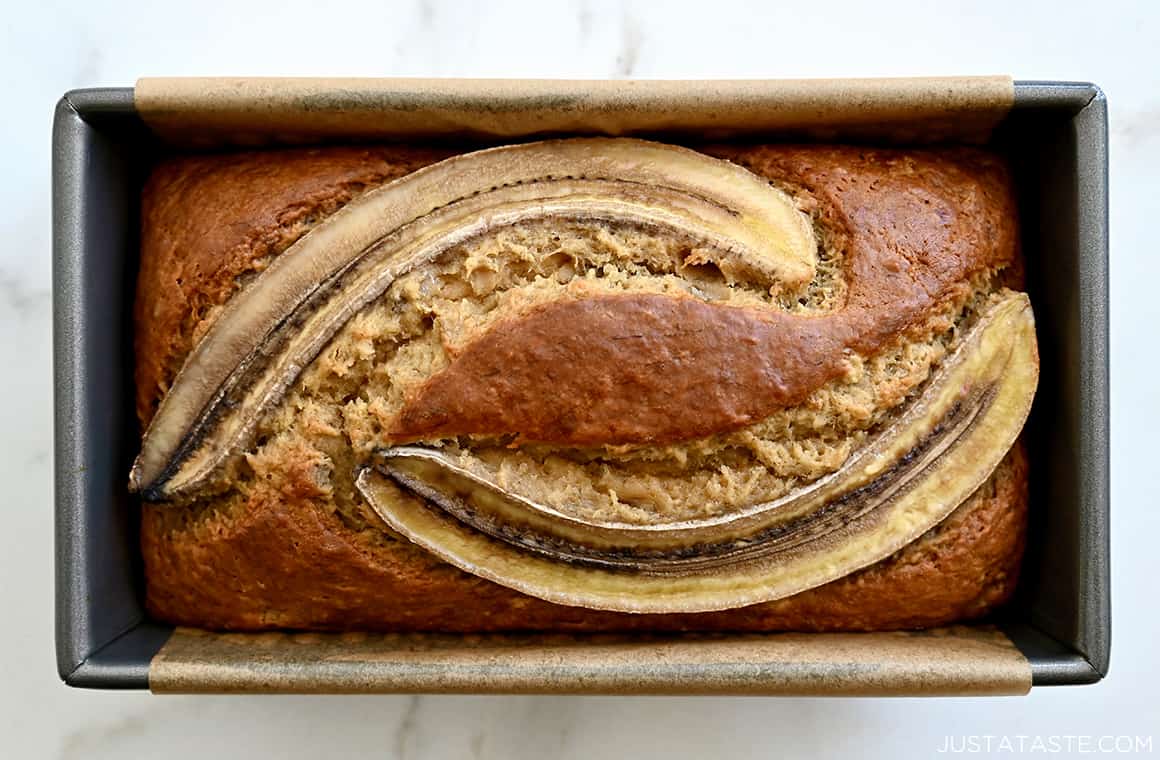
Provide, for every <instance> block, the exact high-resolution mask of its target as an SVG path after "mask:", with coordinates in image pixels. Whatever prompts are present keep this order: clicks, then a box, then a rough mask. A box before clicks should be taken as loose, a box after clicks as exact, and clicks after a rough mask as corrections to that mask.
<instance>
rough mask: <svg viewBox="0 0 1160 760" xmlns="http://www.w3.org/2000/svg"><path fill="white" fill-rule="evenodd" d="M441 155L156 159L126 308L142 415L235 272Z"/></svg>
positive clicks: (342, 151)
mask: <svg viewBox="0 0 1160 760" xmlns="http://www.w3.org/2000/svg"><path fill="white" fill-rule="evenodd" d="M446 155H447V152H446V151H443V152H439V151H434V150H423V149H413V148H390V149H382V148H379V149H373V148H326V149H309V150H290V151H278V152H272V153H237V154H226V155H209V156H199V157H187V158H178V159H173V160H169V161H166V162H163V163H162V164H160V165H159V166H158V167H157V168H155V169H154V171H153V173H152V175H151V176H150V178H149V181H148V183H147V184H146V186H145V190H144V192H143V193H142V205H141V269H140V272H139V274H138V277H137V301H136V310H135V314H134V321H135V324H136V344H135V349H136V356H137V415H138V418H139V419H140V420H141V422H142V424H143V425H144V424H145V423H147V422H148V420H149V418H151V417H152V416H153V411H154V409H155V408H156V405H157V403H158V401H160V399H161V396H162V395H164V393H165V390H166V389H167V388H168V387H169V383H170V382H171V381H172V380H173V376H174V375H175V374H176V373H177V370H178V369H179V368H180V366H181V362H182V361H183V360H184V358H185V356H186V354H188V353H189V351H190V349H191V348H192V347H193V342H194V338H195V336H197V335H200V334H201V332H202V331H204V329H205V327H206V326H207V323H208V319H207V318H210V317H212V315H213V311H214V309H215V308H217V307H219V306H221V304H223V303H225V302H226V300H228V299H229V297H230V296H231V295H232V294H233V293H234V291H235V290H236V289H237V287H238V285H239V282H240V280H242V279H244V278H245V277H247V276H250V275H253V274H255V273H257V272H260V271H261V270H262V269H264V268H265V267H266V264H268V263H269V260H270V259H271V258H272V257H274V256H277V255H278V254H280V253H281V252H282V251H284V250H286V248H288V247H289V246H290V244H291V243H293V242H294V241H295V240H297V239H298V238H299V237H301V236H302V235H303V234H305V233H306V231H307V230H308V229H309V228H310V227H311V226H312V225H313V224H315V223H316V222H318V221H320V220H321V219H322V218H324V217H326V216H328V215H330V214H332V213H334V212H335V211H337V210H338V209H339V208H340V207H342V206H343V205H345V204H346V203H348V202H349V201H350V200H351V198H353V197H355V196H356V195H358V194H359V193H360V192H362V191H363V190H365V189H367V188H368V187H375V186H377V185H380V184H382V183H384V182H387V181H389V180H392V179H396V178H398V177H401V176H403V175H404V174H409V173H410V172H412V171H414V170H416V169H418V168H420V167H421V166H424V165H426V164H429V163H432V162H434V161H437V160H439V159H441V158H444V157H445V156H446ZM191 209H196V210H197V211H196V213H191Z"/></svg>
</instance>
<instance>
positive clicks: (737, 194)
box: [130, 139, 817, 500]
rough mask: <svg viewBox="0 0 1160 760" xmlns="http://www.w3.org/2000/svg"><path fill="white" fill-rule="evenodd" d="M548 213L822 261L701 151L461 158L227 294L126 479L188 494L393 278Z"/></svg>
mask: <svg viewBox="0 0 1160 760" xmlns="http://www.w3.org/2000/svg"><path fill="white" fill-rule="evenodd" d="M541 218H552V219H561V220H593V221H610V222H615V223H624V224H634V225H641V226H646V227H649V228H655V229H658V230H661V231H663V232H665V233H666V234H674V235H682V236H686V237H688V238H690V239H692V240H694V241H696V242H698V243H699V244H702V245H705V246H707V247H709V248H711V249H714V250H716V251H719V252H720V259H719V261H717V262H716V263H717V264H718V265H719V266H720V267H721V268H722V270H724V271H726V272H727V273H728V272H730V271H735V272H737V273H738V274H739V275H741V276H744V277H747V278H750V279H753V280H755V281H758V282H763V283H770V284H772V283H780V284H781V285H782V286H783V287H787V288H789V289H795V288H801V287H804V285H805V284H807V283H808V282H809V281H810V279H811V278H812V277H813V274H814V270H815V267H816V263H817V262H816V254H817V246H816V241H815V240H814V237H813V231H812V229H811V227H810V224H809V222H808V221H807V219H806V217H805V216H804V215H803V214H801V213H800V212H798V211H797V209H796V208H795V207H794V204H793V201H792V200H791V199H790V198H789V196H787V195H786V194H785V193H784V192H782V191H780V190H778V189H776V188H774V187H772V186H770V185H769V184H768V183H767V182H765V181H764V180H762V179H760V178H758V177H757V176H755V175H753V174H751V173H750V172H748V171H746V170H744V169H742V168H740V167H738V166H735V165H733V164H730V163H728V162H726V161H721V160H718V159H713V158H710V157H708V156H705V155H702V154H699V153H696V152H694V151H690V150H686V149H683V148H677V147H673V146H669V145H661V144H657V143H650V142H644V141H640V140H629V139H572V140H557V141H547V142H540V143H531V144H527V145H518V146H510V147H503V148H494V149H490V150H484V151H479V152H476V153H470V154H465V155H462V156H457V157H455V158H452V159H449V160H447V161H444V162H441V163H439V164H435V165H433V166H430V167H427V168H425V169H422V170H420V171H417V172H414V173H413V174H411V175H408V176H407V177H404V178H402V179H399V180H397V181H395V182H393V183H390V184H388V185H385V186H384V187H382V188H380V189H378V190H375V191H372V192H370V193H368V194H366V195H365V196H363V197H362V198H360V199H358V200H357V201H355V202H353V203H351V204H350V205H348V206H347V207H345V208H344V209H342V210H341V211H339V212H338V213H336V214H335V215H334V216H333V217H331V218H330V219H328V220H327V221H326V222H325V223H324V224H322V225H320V226H319V227H317V228H316V229H314V230H313V231H311V232H310V233H309V234H308V235H306V236H305V237H303V238H302V239H301V240H300V241H299V242H298V243H296V244H295V245H294V246H292V247H291V248H290V249H289V250H287V251H286V252H285V253H284V254H283V255H282V256H279V257H278V258H277V259H276V260H275V262H274V263H273V264H272V265H271V266H270V267H269V268H268V269H267V270H266V271H264V272H263V273H262V274H261V275H260V276H259V277H258V278H257V279H256V280H255V281H254V282H252V283H251V284H250V285H249V286H247V288H246V289H245V290H244V291H242V292H241V293H239V294H238V295H236V296H235V297H234V298H233V299H231V301H230V302H229V304H228V305H227V307H226V309H225V310H224V311H223V313H222V314H221V315H220V316H219V318H218V319H217V320H216V321H215V323H214V325H213V326H212V327H211V328H210V330H209V332H208V333H207V334H206V336H205V337H204V338H203V340H202V341H201V342H200V343H199V344H198V345H197V347H196V348H195V349H194V350H193V351H192V352H191V354H190V355H189V357H188V358H187V359H186V362H185V364H184V366H183V367H182V369H181V371H180V372H179V373H178V375H177V377H176V379H175V380H174V383H173V386H172V387H171V388H170V389H169V391H168V393H167V394H166V395H165V397H164V399H163V400H162V402H161V405H160V407H159V409H158V411H157V414H156V415H155V417H154V419H153V421H152V423H151V424H150V426H149V428H148V430H147V431H146V433H145V437H144V441H143V444H142V450H141V453H140V455H139V456H138V458H137V461H136V462H135V463H134V466H133V469H132V472H131V473H130V486H131V488H133V489H134V490H137V491H140V492H141V493H142V494H143V495H144V496H145V497H146V498H148V499H155V500H160V499H167V498H171V497H173V496H176V495H178V494H183V493H188V492H190V491H191V490H193V489H195V488H196V487H197V486H199V485H200V484H202V483H203V482H205V480H206V479H207V478H208V477H209V476H210V475H211V474H212V473H214V472H215V471H216V470H217V469H218V468H219V467H221V465H222V464H223V463H224V462H225V461H226V460H227V459H228V458H229V457H230V456H232V455H233V454H235V453H236V452H237V451H239V450H240V449H241V448H242V447H244V446H245V445H246V443H247V442H248V441H249V439H250V438H251V437H252V435H253V431H254V428H255V426H256V425H257V423H258V421H259V419H260V418H261V416H262V415H263V414H264V413H265V412H266V411H268V410H269V409H271V408H272V407H273V406H274V405H275V404H277V403H278V401H279V400H280V399H281V398H282V397H283V396H284V395H285V393H286V390H287V388H288V387H289V386H290V385H291V384H292V383H293V382H294V380H295V379H296V378H297V377H298V376H299V374H300V373H301V372H302V370H303V368H305V367H306V366H307V365H308V364H309V363H310V362H311V361H312V360H313V359H314V358H315V357H316V356H317V355H318V353H319V351H321V349H322V348H323V347H324V346H325V345H326V343H327V342H328V341H329V340H330V339H331V338H332V337H333V336H334V335H335V333H337V332H338V330H339V329H340V328H341V327H342V325H343V324H344V323H346V322H347V321H348V320H349V319H350V318H351V317H352V316H354V314H355V313H357V312H358V310H359V309H361V308H362V307H364V306H366V305H367V304H368V303H370V302H371V301H373V300H374V299H376V298H378V297H379V296H381V295H382V294H383V293H384V292H385V291H386V289H387V288H388V287H390V285H391V283H392V282H394V281H395V279H397V278H398V277H399V276H400V275H401V274H404V273H405V272H407V271H409V270H410V269H412V268H414V267H416V266H419V265H421V264H423V263H425V262H429V261H431V260H432V259H434V258H435V257H437V256H438V255H439V254H441V253H442V252H443V251H446V250H447V249H449V248H451V247H453V246H455V245H459V244H462V243H463V242H466V241H469V240H471V239H473V238H475V237H478V236H482V235H485V234H487V233H488V232H489V231H490V230H494V229H497V228H500V227H503V226H506V225H512V224H516V223H519V222H522V221H528V220H533V219H541Z"/></svg>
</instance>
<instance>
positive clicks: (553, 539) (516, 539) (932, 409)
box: [357, 293, 1039, 613]
mask: <svg viewBox="0 0 1160 760" xmlns="http://www.w3.org/2000/svg"><path fill="white" fill-rule="evenodd" d="M716 308H728V307H716ZM1038 367H1039V363H1038V355H1037V351H1036V344H1035V328H1034V321H1033V319H1032V315H1031V307H1030V303H1029V302H1028V300H1027V297H1026V296H1025V295H1023V294H1020V293H1012V294H1010V295H1008V296H1007V297H1005V298H1003V299H1002V300H999V301H998V302H997V303H994V304H992V305H991V306H990V307H988V308H987V309H986V310H985V311H984V313H983V314H981V315H980V317H979V319H978V321H977V322H976V324H975V325H974V327H973V328H971V330H970V331H969V332H968V334H967V335H965V336H964V337H963V339H962V340H961V342H960V343H959V345H958V347H957V348H956V349H955V351H954V352H953V353H952V354H951V355H950V356H949V357H948V358H947V359H946V360H944V362H943V364H942V365H941V367H940V368H939V369H938V371H937V372H936V373H935V374H934V375H933V377H931V378H930V379H929V380H928V381H927V385H926V386H925V388H924V389H923V391H922V393H921V395H920V396H919V397H918V398H917V399H916V400H914V401H913V402H911V403H910V405H909V406H908V407H907V408H906V409H905V410H904V411H903V412H902V413H901V414H900V415H899V416H898V417H897V418H896V419H895V420H894V421H893V423H892V424H890V425H888V426H887V427H886V428H885V429H883V430H882V431H880V432H879V433H878V434H877V435H876V436H875V437H874V438H873V439H872V440H871V441H870V442H869V443H868V444H867V445H866V446H865V447H864V448H862V449H861V450H860V451H858V452H857V453H855V454H854V455H853V456H851V457H850V458H849V460H847V462H846V463H845V464H844V465H843V466H842V467H841V468H840V469H839V470H838V471H837V472H834V473H833V474H831V475H829V476H826V477H824V478H822V479H820V480H818V481H816V482H814V483H813V484H811V485H810V486H808V487H806V488H804V489H800V490H798V491H795V492H793V493H792V494H790V495H788V496H786V497H784V498H782V499H779V500H776V501H773V502H770V503H766V504H757V505H753V506H751V507H749V508H746V509H744V510H739V511H737V512H734V513H731V514H726V515H723V516H719V517H715V518H711V519H705V520H699V521H682V522H676V523H670V524H663V523H662V524H655V525H631V524H623V523H607V522H606V523H601V522H597V521H591V520H582V519H579V518H577V517H576V516H573V515H566V514H564V513H562V512H560V511H558V510H554V509H552V508H550V507H548V506H545V505H541V504H536V503H534V502H532V501H530V500H528V499H526V498H522V497H520V496H519V495H518V494H514V493H511V492H508V491H505V490H504V489H502V488H500V487H499V486H497V485H496V484H495V483H492V482H489V481H488V480H486V479H484V478H481V477H479V476H478V475H474V474H472V473H470V472H468V471H466V470H463V469H462V468H459V467H457V466H456V465H455V464H454V462H453V461H452V460H450V459H447V458H446V457H444V456H443V455H442V454H441V453H440V452H438V451H435V450H431V449H424V448H420V447H398V448H394V449H387V450H385V451H384V452H382V455H381V457H380V459H379V461H378V462H376V463H375V464H374V465H372V466H369V467H366V468H365V469H363V471H362V472H361V473H360V474H359V477H358V480H357V484H358V487H359V489H360V491H361V492H362V494H363V496H364V497H365V498H366V499H367V501H368V502H369V503H370V504H371V506H372V507H373V508H374V509H375V511H376V512H378V514H379V515H380V516H381V517H382V518H383V520H384V521H386V523H387V524H388V525H390V526H391V527H392V528H393V529H394V530H396V531H398V532H399V533H401V534H402V535H404V536H406V537H407V538H409V539H411V540H412V541H414V542H415V543H417V544H419V545H420V546H422V547H424V548H426V549H428V550H429V551H431V552H433V553H434V554H436V555H438V556H439V557H440V558H442V559H444V560H446V561H447V562H449V563H451V564H453V565H455V566H456V567H459V568H460V569H462V570H466V571H467V572H470V573H473V574H475V575H478V576H481V577H483V578H487V579H489V580H492V581H495V582H496V583H500V584H502V585H505V586H509V587H511V588H514V589H516V590H518V591H522V592H524V593H526V594H530V595H532V596H536V597H540V598H542V599H546V600H548V601H552V602H557V603H560V604H568V605H576V606H582V607H589V608H594V609H604V610H617V611H622V612H657V613H659V612H706V611H711V610H720V609H727V608H732V607H739V606H743V605H748V604H754V603H757V602H763V601H770V600H773V599H780V598H782V597H786V596H790V595H792V594H795V593H797V592H799V591H804V590H806V589H809V588H812V587H814V586H818V585H821V584H823V583H826V582H828V581H831V580H834V579H836V578H840V577H842V576H843V575H846V574H848V573H850V572H853V571H854V570H857V569H859V568H861V567H864V566H866V565H869V564H871V563H874V562H877V561H878V560H881V559H883V558H885V557H887V556H889V555H890V554H892V553H893V552H895V551H897V550H898V549H900V548H901V547H903V546H905V545H906V544H907V543H909V542H910V541H913V540H914V539H915V538H917V537H918V536H919V535H921V534H922V533H924V532H926V531H927V530H929V529H930V528H931V527H932V526H933V525H935V524H937V523H938V522H939V521H940V520H942V519H943V518H944V517H946V516H947V515H948V514H950V513H951V511H953V510H954V509H955V507H957V506H958V505H959V504H961V503H962V502H963V501H964V500H965V499H966V498H967V497H968V496H970V495H971V493H973V492H974V491H975V490H976V489H977V488H978V487H979V486H980V485H982V484H983V482H984V481H985V480H986V479H987V478H988V477H989V476H990V474H991V472H992V471H993V470H994V469H995V467H996V466H998V464H999V462H1000V461H1001V460H1002V458H1003V456H1004V455H1005V454H1006V453H1007V450H1008V449H1010V447H1011V446H1012V444H1013V443H1014V442H1015V439H1016V437H1017V436H1018V435H1019V432H1020V430H1021V429H1022V427H1023V423H1024V422H1025V421H1026V419H1027V414H1028V412H1029V411H1030V407H1031V400H1032V397H1033V396H1034V392H1035V387H1036V383H1037V380H1038ZM395 484H397V485H400V486H402V487H404V488H406V489H408V490H410V491H413V492H414V493H416V494H418V495H419V496H421V497H423V502H422V506H416V505H415V504H414V503H413V502H411V501H406V500H401V499H399V498H397V496H395V495H394V489H393V486H394V485H395Z"/></svg>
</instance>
